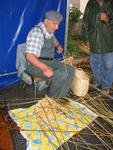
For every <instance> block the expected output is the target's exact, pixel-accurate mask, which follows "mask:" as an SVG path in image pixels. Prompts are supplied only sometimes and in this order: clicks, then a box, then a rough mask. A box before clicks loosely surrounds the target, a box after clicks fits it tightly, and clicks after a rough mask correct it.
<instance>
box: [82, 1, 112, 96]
mask: <svg viewBox="0 0 113 150" xmlns="http://www.w3.org/2000/svg"><path fill="white" fill-rule="evenodd" d="M83 29H84V31H85V32H84V33H85V37H86V41H87V44H88V45H89V47H90V50H91V52H90V65H91V69H92V72H93V78H92V84H94V85H95V86H98V85H101V87H102V90H103V92H104V93H105V94H108V93H109V91H110V87H111V86H112V82H113V2H112V0H89V1H88V3H87V6H86V8H85V13H84V16H83Z"/></svg>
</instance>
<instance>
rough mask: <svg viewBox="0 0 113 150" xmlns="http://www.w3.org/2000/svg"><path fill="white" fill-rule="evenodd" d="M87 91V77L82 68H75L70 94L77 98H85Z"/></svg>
mask: <svg viewBox="0 0 113 150" xmlns="http://www.w3.org/2000/svg"><path fill="white" fill-rule="evenodd" d="M88 89H89V76H88V75H87V73H85V72H84V71H83V69H82V68H78V69H77V68H76V71H75V78H74V80H73V82H72V85H71V90H72V92H73V93H74V94H75V95H77V96H82V97H84V96H86V94H87V92H88Z"/></svg>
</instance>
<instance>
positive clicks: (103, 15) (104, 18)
mask: <svg viewBox="0 0 113 150" xmlns="http://www.w3.org/2000/svg"><path fill="white" fill-rule="evenodd" d="M100 20H101V21H103V22H106V23H107V22H108V21H109V17H108V14H107V13H106V12H101V13H100Z"/></svg>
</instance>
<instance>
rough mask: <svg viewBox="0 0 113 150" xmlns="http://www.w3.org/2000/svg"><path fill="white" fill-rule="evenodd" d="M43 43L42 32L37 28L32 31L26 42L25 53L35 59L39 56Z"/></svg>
mask: <svg viewBox="0 0 113 150" xmlns="http://www.w3.org/2000/svg"><path fill="white" fill-rule="evenodd" d="M43 43H44V36H43V33H42V31H40V29H38V28H34V29H32V30H31V31H30V32H29V34H28V36H27V40H26V52H27V53H31V54H34V55H36V56H37V57H39V56H40V53H41V49H42V46H43Z"/></svg>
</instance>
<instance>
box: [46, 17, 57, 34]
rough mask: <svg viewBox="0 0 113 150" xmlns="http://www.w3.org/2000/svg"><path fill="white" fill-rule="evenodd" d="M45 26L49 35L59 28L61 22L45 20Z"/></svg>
mask: <svg viewBox="0 0 113 150" xmlns="http://www.w3.org/2000/svg"><path fill="white" fill-rule="evenodd" d="M44 24H45V27H46V30H47V31H48V32H49V33H54V32H55V31H56V30H57V29H58V27H59V22H56V21H52V20H48V19H45V20H44Z"/></svg>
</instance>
